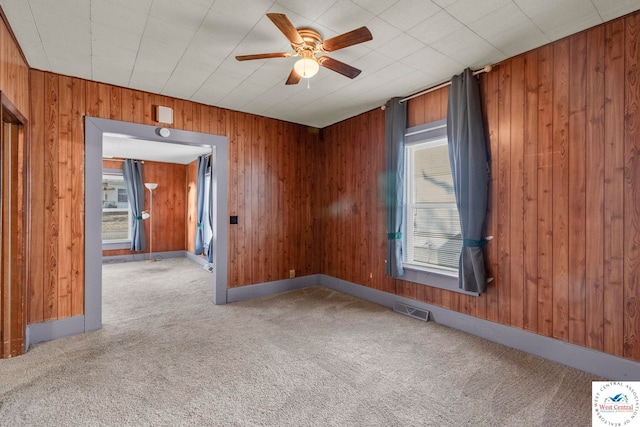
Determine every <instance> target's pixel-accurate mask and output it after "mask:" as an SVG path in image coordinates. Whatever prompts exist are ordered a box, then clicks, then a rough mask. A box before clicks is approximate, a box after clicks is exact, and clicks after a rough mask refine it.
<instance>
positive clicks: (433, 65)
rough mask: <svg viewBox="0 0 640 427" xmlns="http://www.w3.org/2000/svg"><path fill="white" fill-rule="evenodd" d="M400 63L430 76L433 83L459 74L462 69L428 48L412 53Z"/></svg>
mask: <svg viewBox="0 0 640 427" xmlns="http://www.w3.org/2000/svg"><path fill="white" fill-rule="evenodd" d="M401 62H402V63H404V64H405V65H407V66H410V67H411V68H413V69H414V70H418V71H421V72H423V73H424V74H425V75H426V76H431V78H432V79H433V80H435V81H438V80H442V79H445V78H448V77H450V76H452V75H453V74H455V73H459V72H460V71H459V70H462V69H464V67H463V66H462V64H460V63H459V62H457V61H455V60H453V59H451V58H449V57H448V56H445V55H444V54H442V53H440V52H438V51H437V50H435V49H433V48H432V47H430V46H426V47H424V48H422V49H421V50H419V51H417V52H414V53H412V54H411V55H409V56H407V57H405V58H403V59H402V60H401Z"/></svg>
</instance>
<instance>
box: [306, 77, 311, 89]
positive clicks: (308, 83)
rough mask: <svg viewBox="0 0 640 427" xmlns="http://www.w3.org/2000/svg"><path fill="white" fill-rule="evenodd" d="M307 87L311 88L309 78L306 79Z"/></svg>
mask: <svg viewBox="0 0 640 427" xmlns="http://www.w3.org/2000/svg"><path fill="white" fill-rule="evenodd" d="M307 89H311V79H307Z"/></svg>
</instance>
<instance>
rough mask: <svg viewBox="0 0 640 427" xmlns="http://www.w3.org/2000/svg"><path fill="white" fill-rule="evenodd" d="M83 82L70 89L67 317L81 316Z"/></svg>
mask: <svg viewBox="0 0 640 427" xmlns="http://www.w3.org/2000/svg"><path fill="white" fill-rule="evenodd" d="M85 94H86V81H85V80H82V79H74V80H73V82H72V86H71V112H70V121H69V124H70V126H71V165H72V166H71V177H72V183H71V207H72V211H71V231H70V232H71V236H72V238H71V259H72V261H71V292H72V302H71V315H72V316H79V315H82V314H84V273H85V267H84V249H85V245H84V217H85V208H84V194H85V187H84V172H85V168H84V164H85V159H84V115H85Z"/></svg>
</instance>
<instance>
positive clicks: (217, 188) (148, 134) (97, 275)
mask: <svg viewBox="0 0 640 427" xmlns="http://www.w3.org/2000/svg"><path fill="white" fill-rule="evenodd" d="M85 129H86V134H85V142H86V143H85V164H86V169H85V170H86V173H85V315H84V322H85V328H84V329H85V332H86V331H91V330H96V329H99V328H100V327H101V325H102V206H103V202H104V201H103V198H104V191H103V174H102V172H103V168H102V165H103V137H104V136H105V134H106V135H114V134H117V135H124V136H126V137H128V138H133V139H136V140H142V141H149V142H153V143H161V144H177V145H182V146H185V147H191V148H193V147H206V148H207V149H208V150H210V152H211V159H212V160H211V161H212V168H211V170H212V172H211V181H210V182H211V197H212V200H213V202H214V204H215V205H214V206H213V218H212V222H211V223H212V239H213V243H212V246H213V247H215V251H214V256H213V259H212V262H211V263H212V264H213V266H214V268H213V274H212V300H213V302H214V304H225V303H226V300H227V241H228V225H227V216H228V208H227V203H228V202H227V200H228V196H227V194H228V141H227V138H226V137H223V136H217V135H210V134H203V133H198V132H189V131H180V130H175V129H165V128H160V127H157V126H148V125H139V124H134V123H128V122H120V121H115V120H106V119H97V118H93V117H86V118H85ZM138 158H139V156H138ZM145 179H146V178H145ZM145 191H146V190H145ZM154 203H155V200H154ZM154 245H155V242H154ZM154 251H155V248H154Z"/></svg>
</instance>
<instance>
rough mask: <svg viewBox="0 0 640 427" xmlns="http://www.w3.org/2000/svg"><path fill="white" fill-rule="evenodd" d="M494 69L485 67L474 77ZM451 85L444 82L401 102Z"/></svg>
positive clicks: (448, 82) (449, 82) (477, 71)
mask: <svg viewBox="0 0 640 427" xmlns="http://www.w3.org/2000/svg"><path fill="white" fill-rule="evenodd" d="M492 69H493V66H492V65H487V66H486V67H484V68H481V69H479V70H476V71H474V72H473V75H474V76H477V75H478V74H482V73H488V72H490V71H491V70H492ZM450 85H451V80H449V81H446V82H444V83H441V84H439V85H437V86H433V87H430V88H429V89H425V90H423V91H422V92H418V93H415V94H413V95H411V96H407V97H406V98H403V99H401V100H400V102H406V101H408V100H410V99H413V98H417V97H419V96H421V95H424V94H426V93H429V92H433V91H434V90H438V89H442V88H443V87H447V86H450Z"/></svg>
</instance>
